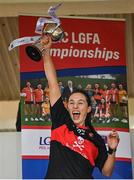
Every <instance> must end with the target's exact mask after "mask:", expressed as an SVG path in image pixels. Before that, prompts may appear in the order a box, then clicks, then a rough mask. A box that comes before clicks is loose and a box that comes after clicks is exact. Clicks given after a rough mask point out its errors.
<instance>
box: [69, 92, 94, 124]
mask: <svg viewBox="0 0 134 180" xmlns="http://www.w3.org/2000/svg"><path fill="white" fill-rule="evenodd" d="M68 111H69V114H70V116H71V118H72V120H73V122H74V123H75V124H76V125H79V126H83V125H85V119H86V116H87V113H89V112H90V111H91V107H90V106H88V103H87V100H86V97H85V96H84V95H83V94H82V93H79V92H78V93H74V94H72V95H71V96H70V97H69V100H68Z"/></svg>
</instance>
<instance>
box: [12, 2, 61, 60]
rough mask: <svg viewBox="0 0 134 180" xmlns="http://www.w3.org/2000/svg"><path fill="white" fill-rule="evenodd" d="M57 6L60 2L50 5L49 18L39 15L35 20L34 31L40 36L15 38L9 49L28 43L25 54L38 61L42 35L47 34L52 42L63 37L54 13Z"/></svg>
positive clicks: (41, 49) (40, 52) (40, 55)
mask: <svg viewBox="0 0 134 180" xmlns="http://www.w3.org/2000/svg"><path fill="white" fill-rule="evenodd" d="M59 6H61V4H58V5H56V6H53V7H50V8H49V9H48V13H49V15H50V16H51V19H48V18H43V17H40V18H39V19H38V20H37V23H36V28H35V32H36V33H37V34H40V36H32V37H23V38H19V39H16V40H14V41H13V42H12V43H11V44H10V46H9V50H12V49H13V48H15V47H17V46H20V45H24V44H30V45H28V46H27V47H26V48H25V50H26V54H27V55H28V56H29V57H30V59H32V60H34V61H40V60H41V58H42V52H43V51H44V49H43V48H42V45H41V43H40V41H41V38H42V37H43V36H44V35H49V36H50V37H51V39H52V42H53V43H56V42H59V41H61V40H62V38H63V37H64V31H63V29H62V27H61V23H60V20H59V18H58V17H57V16H56V14H55V12H56V10H57V8H58V7H59Z"/></svg>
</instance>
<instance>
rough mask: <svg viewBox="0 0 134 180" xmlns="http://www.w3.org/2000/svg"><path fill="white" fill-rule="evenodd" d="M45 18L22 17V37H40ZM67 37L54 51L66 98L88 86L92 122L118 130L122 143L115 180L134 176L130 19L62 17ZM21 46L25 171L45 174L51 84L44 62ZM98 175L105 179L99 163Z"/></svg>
mask: <svg viewBox="0 0 134 180" xmlns="http://www.w3.org/2000/svg"><path fill="white" fill-rule="evenodd" d="M38 18H39V17H37V16H19V33H20V37H25V36H36V35H37V34H36V33H35V27H36V22H37V20H38ZM60 20H61V25H62V28H63V29H64V32H65V36H64V38H63V39H62V41H61V42H58V43H54V44H53V47H52V50H51V55H52V58H53V61H54V64H55V67H56V70H57V75H58V81H59V86H60V89H61V93H62V96H63V100H64V103H66V97H67V91H66V89H67V86H68V83H69V82H70V81H71V83H72V84H73V88H82V89H85V90H86V91H87V92H88V94H89V96H90V97H91V105H92V115H91V116H92V119H91V121H92V124H93V126H94V127H95V129H96V130H97V131H98V133H99V134H100V135H101V136H102V137H103V138H104V140H105V143H106V145H107V135H108V134H109V132H110V131H111V130H112V129H116V130H117V131H118V133H119V136H120V143H119V146H118V149H117V153H116V163H115V168H114V172H113V175H112V176H111V178H112V179H132V164H131V150H130V133H129V118H128V95H127V80H126V50H125V26H126V23H125V20H123V19H96V18H92V19H89V18H80V17H77V18H74V17H73V18H72V17H67V18H63V17H61V18H60ZM26 47H27V45H23V46H21V47H20V48H19V50H20V76H21V120H22V175H23V179H43V178H44V177H45V174H46V171H47V166H48V162H49V150H50V139H51V116H50V104H49V87H48V85H47V80H46V77H45V73H44V69H43V61H42V60H41V61H38V62H35V61H33V60H32V59H30V58H29V57H28V56H27V54H26V50H25V49H26ZM93 176H94V178H95V179H101V178H103V179H105V178H106V177H104V176H102V175H101V173H100V172H99V170H98V169H97V168H95V170H94V173H93Z"/></svg>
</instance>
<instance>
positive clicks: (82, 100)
mask: <svg viewBox="0 0 134 180" xmlns="http://www.w3.org/2000/svg"><path fill="white" fill-rule="evenodd" d="M70 101H75V100H73V99H70V100H69V102H70ZM78 101H83V102H86V101H85V100H84V99H79V100H78Z"/></svg>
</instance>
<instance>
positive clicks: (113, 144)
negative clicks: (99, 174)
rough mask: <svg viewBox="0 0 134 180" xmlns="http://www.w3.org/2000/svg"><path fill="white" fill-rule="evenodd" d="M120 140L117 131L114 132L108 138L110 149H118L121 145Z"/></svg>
mask: <svg viewBox="0 0 134 180" xmlns="http://www.w3.org/2000/svg"><path fill="white" fill-rule="evenodd" d="M119 141H120V138H119V134H118V133H117V131H115V130H112V132H111V133H110V134H109V135H108V137H107V143H108V147H109V148H111V149H116V148H117V146H118V144H119Z"/></svg>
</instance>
